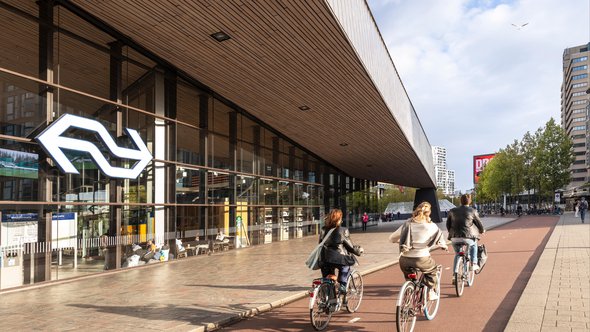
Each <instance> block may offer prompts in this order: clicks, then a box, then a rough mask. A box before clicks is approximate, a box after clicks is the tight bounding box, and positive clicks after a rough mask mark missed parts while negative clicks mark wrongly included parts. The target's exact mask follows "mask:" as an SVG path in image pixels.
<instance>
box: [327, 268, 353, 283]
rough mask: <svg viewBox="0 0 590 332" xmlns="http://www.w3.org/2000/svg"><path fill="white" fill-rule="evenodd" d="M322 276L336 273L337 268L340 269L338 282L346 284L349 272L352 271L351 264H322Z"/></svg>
mask: <svg viewBox="0 0 590 332" xmlns="http://www.w3.org/2000/svg"><path fill="white" fill-rule="evenodd" d="M321 269H322V278H325V277H327V276H328V274H334V275H335V274H336V269H337V270H338V282H339V283H340V284H341V285H346V280H347V279H348V274H349V273H350V266H348V265H333V264H327V265H326V266H322V267H321Z"/></svg>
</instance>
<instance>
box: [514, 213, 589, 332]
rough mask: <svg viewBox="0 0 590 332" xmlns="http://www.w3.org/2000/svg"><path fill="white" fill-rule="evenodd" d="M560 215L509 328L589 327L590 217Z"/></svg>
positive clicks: (563, 328)
mask: <svg viewBox="0 0 590 332" xmlns="http://www.w3.org/2000/svg"><path fill="white" fill-rule="evenodd" d="M588 219H589V218H588V217H587V218H586V223H585V224H582V223H581V222H580V219H579V218H574V215H573V213H566V214H564V215H563V216H561V218H560V220H559V223H558V224H557V226H556V227H555V229H554V231H553V233H552V234H551V237H550V238H549V242H547V246H546V247H545V250H544V251H543V254H542V255H541V257H540V258H539V262H538V263H537V266H536V267H535V270H534V272H533V274H532V275H531V278H530V279H529V282H528V284H527V286H526V288H525V290H524V292H523V293H522V296H521V297H520V300H519V301H518V304H517V306H516V308H515V309H514V312H513V313H512V317H511V318H510V321H509V323H508V325H507V326H506V331H515V332H516V331H519V332H520V331H525V332H526V331H536V332H538V331H543V332H544V331H548V332H549V331H589V330H590V225H589V224H588V223H589V222H590V221H589V220H588Z"/></svg>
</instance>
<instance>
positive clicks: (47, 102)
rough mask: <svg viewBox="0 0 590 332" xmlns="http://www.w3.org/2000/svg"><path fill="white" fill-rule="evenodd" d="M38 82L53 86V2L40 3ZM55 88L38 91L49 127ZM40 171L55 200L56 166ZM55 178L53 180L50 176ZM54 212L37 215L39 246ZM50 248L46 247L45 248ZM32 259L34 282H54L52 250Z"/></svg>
mask: <svg viewBox="0 0 590 332" xmlns="http://www.w3.org/2000/svg"><path fill="white" fill-rule="evenodd" d="M37 4H38V5H39V79H41V80H44V81H48V82H50V83H52V82H53V65H54V64H53V52H54V49H53V37H54V36H53V34H54V32H55V30H54V28H53V7H54V5H55V4H54V2H53V1H50V0H47V1H39V2H37ZM53 90H54V89H53V87H51V86H49V85H41V86H40V87H39V97H40V100H41V102H40V103H39V114H45V116H46V121H47V124H49V123H50V122H51V121H53V92H54V91H53ZM40 161H41V165H40V167H43V168H45V174H46V176H44V177H42V178H41V181H39V188H38V190H39V193H42V195H43V196H41V197H43V198H42V199H43V200H45V201H51V200H52V193H53V185H54V183H55V181H58V177H57V175H58V174H59V170H58V169H57V168H56V167H53V166H52V164H53V162H52V161H51V159H50V158H49V157H47V156H45V158H42V159H41V158H40ZM52 175H54V176H55V177H54V178H51V176H52ZM51 215H52V214H51V209H44V208H43V207H42V206H40V207H39V212H38V218H39V221H38V226H37V238H38V240H37V241H38V242H41V243H43V242H49V241H51ZM46 248H47V247H46ZM29 259H33V260H34V264H33V265H34V275H33V281H34V282H35V283H36V282H40V281H46V280H51V248H49V249H48V250H47V251H46V252H40V253H36V254H35V256H34V257H31V258H29ZM24 264H25V265H27V266H30V262H27V260H25V262H24ZM24 273H25V274H28V275H27V276H25V280H24V281H25V282H30V281H31V280H30V270H27V269H25V270H24Z"/></svg>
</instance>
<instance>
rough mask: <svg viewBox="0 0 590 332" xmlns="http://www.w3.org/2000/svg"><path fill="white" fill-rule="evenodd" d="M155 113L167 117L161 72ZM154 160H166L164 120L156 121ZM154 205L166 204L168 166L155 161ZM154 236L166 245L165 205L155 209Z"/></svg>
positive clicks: (157, 74) (156, 81)
mask: <svg viewBox="0 0 590 332" xmlns="http://www.w3.org/2000/svg"><path fill="white" fill-rule="evenodd" d="M154 75H155V76H154V90H155V91H154V106H155V107H154V113H155V114H156V115H163V116H165V115H166V103H165V94H166V93H165V90H166V89H165V83H164V82H165V79H164V74H163V73H162V72H160V71H155V73H154ZM154 124H155V128H154V142H153V146H154V151H153V154H154V158H155V159H161V160H164V159H166V122H165V121H164V120H161V119H158V118H155V119H154ZM153 164H154V189H155V194H154V203H155V204H161V203H165V202H166V166H165V164H164V163H163V162H160V161H155V162H154V163H153ZM154 209H155V211H154V221H155V226H154V233H155V234H154V235H155V241H156V243H164V238H165V232H166V227H165V225H166V209H165V208H164V206H163V205H155V207H154Z"/></svg>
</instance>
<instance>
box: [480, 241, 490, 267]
mask: <svg viewBox="0 0 590 332" xmlns="http://www.w3.org/2000/svg"><path fill="white" fill-rule="evenodd" d="M487 260H488V251H487V250H486V246H485V244H480V245H478V246H477V262H478V264H479V268H480V269H481V268H483V266H484V265H485V264H486V261H487Z"/></svg>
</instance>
